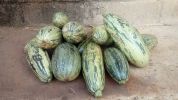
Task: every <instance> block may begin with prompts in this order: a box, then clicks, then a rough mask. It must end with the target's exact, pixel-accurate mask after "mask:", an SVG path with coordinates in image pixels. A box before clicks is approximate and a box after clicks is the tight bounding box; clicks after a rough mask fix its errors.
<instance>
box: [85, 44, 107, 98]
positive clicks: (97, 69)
mask: <svg viewBox="0 0 178 100" xmlns="http://www.w3.org/2000/svg"><path fill="white" fill-rule="evenodd" d="M82 65H83V66H82V69H83V77H84V79H85V82H86V86H87V88H88V90H89V92H90V93H91V94H92V95H94V96H95V97H100V96H102V91H103V89H104V86H105V72H104V65H103V57H102V51H101V48H100V46H99V45H97V44H96V43H93V42H90V43H88V44H87V46H86V47H85V48H84V51H83V53H82Z"/></svg>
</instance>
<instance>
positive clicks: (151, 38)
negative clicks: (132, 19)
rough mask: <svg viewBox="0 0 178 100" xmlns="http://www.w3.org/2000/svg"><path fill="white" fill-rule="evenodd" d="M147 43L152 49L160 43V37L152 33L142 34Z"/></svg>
mask: <svg viewBox="0 0 178 100" xmlns="http://www.w3.org/2000/svg"><path fill="white" fill-rule="evenodd" d="M141 35H142V38H143V41H144V43H145V45H146V46H147V47H148V49H149V50H150V51H151V50H152V49H153V48H154V47H156V45H157V44H158V39H157V38H156V36H154V35H151V34H141Z"/></svg>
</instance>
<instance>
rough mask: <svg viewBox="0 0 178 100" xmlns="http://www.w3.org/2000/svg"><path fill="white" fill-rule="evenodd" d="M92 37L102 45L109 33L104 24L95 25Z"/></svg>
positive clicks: (107, 38)
mask: <svg viewBox="0 0 178 100" xmlns="http://www.w3.org/2000/svg"><path fill="white" fill-rule="evenodd" d="M92 39H93V41H94V42H95V43H97V44H100V45H103V44H106V43H107V41H108V40H109V35H108V33H107V31H106V29H105V27H104V25H101V26H96V27H95V28H94V29H93V34H92Z"/></svg>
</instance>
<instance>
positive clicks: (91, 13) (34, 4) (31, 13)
mask: <svg viewBox="0 0 178 100" xmlns="http://www.w3.org/2000/svg"><path fill="white" fill-rule="evenodd" d="M57 11H63V12H65V13H66V14H67V15H68V16H69V17H70V19H71V20H75V21H79V22H81V23H83V24H86V25H88V24H92V25H96V24H102V13H107V12H111V13H115V14H117V15H120V16H122V17H124V18H125V19H127V20H128V21H130V22H131V23H133V24H136V25H175V24H178V0H56V1H55V0H1V1H0V25H10V26H23V25H40V24H50V23H51V18H52V15H53V13H55V12H57Z"/></svg>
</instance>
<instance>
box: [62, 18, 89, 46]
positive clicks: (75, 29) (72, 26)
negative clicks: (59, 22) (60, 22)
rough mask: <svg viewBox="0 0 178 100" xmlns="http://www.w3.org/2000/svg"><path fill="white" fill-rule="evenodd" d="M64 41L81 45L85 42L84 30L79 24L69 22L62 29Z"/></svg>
mask: <svg viewBox="0 0 178 100" xmlns="http://www.w3.org/2000/svg"><path fill="white" fill-rule="evenodd" d="M62 34H63V37H64V39H65V40H66V41H67V42H70V43H79V42H81V41H83V40H84V38H85V36H86V34H85V32H84V28H83V26H82V25H80V24H79V23H77V22H73V21H71V22H68V23H67V24H66V25H64V27H63V29H62Z"/></svg>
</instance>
